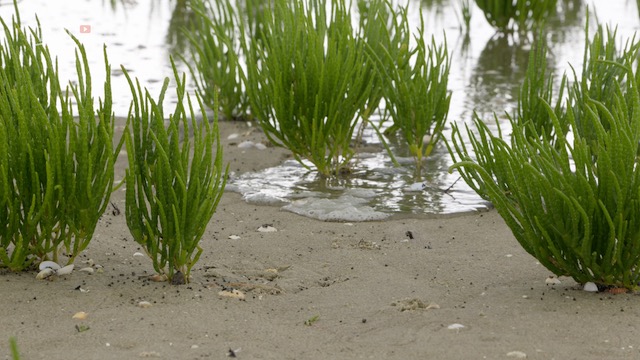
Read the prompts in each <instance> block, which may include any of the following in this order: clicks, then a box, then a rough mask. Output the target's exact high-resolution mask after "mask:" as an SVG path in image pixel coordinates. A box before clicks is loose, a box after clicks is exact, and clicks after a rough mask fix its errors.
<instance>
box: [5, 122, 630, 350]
mask: <svg viewBox="0 0 640 360" xmlns="http://www.w3.org/2000/svg"><path fill="white" fill-rule="evenodd" d="M220 129H221V139H222V142H223V143H224V145H225V162H230V170H231V171H235V172H244V171H254V170H258V169H262V168H265V167H269V166H274V165H276V164H279V163H280V162H281V161H282V160H284V159H287V158H289V155H288V153H287V151H285V150H283V149H278V148H273V147H268V148H267V149H266V150H263V151H260V150H257V149H246V150H243V149H239V148H238V147H237V144H238V143H239V142H241V141H244V140H251V141H264V136H263V135H262V134H261V132H260V130H259V129H255V128H253V129H252V128H248V127H247V125H246V124H245V123H221V124H220ZM231 133H239V134H241V137H240V138H239V139H235V140H232V141H230V140H226V139H227V136H228V135H229V134H231ZM125 167H126V162H125V159H124V157H122V158H121V159H120V161H119V163H118V168H117V175H116V178H117V179H120V178H122V175H123V172H124V168H125ZM112 201H113V203H114V204H115V205H116V206H117V207H118V208H119V209H120V210H121V211H120V213H119V214H117V212H115V211H113V208H112V207H111V206H110V207H109V209H108V210H107V212H106V213H105V215H104V216H103V217H102V219H101V220H100V223H99V225H98V228H97V231H96V233H95V236H94V240H93V241H92V243H91V244H90V245H89V247H88V248H87V250H86V251H85V252H84V253H83V254H82V256H81V257H79V259H78V260H77V262H76V268H81V267H84V266H87V265H86V264H83V263H82V262H83V261H87V260H89V259H92V260H93V261H94V262H95V264H98V265H101V266H102V267H103V272H101V273H97V272H96V273H94V274H87V273H83V272H79V271H74V272H73V273H72V274H71V275H68V276H64V277H58V278H56V279H55V280H54V281H41V280H36V279H35V275H36V273H35V272H26V273H19V274H14V273H8V272H6V271H4V270H1V271H0V274H1V275H0V281H1V282H2V285H1V290H0V302H1V303H2V304H3V306H2V307H0V319H1V320H0V358H8V353H9V350H8V339H9V337H15V338H16V339H17V341H18V346H19V348H20V351H21V353H22V359H138V358H158V359H225V358H228V357H234V356H235V357H236V358H239V359H279V360H280V359H510V358H519V357H522V356H525V355H526V357H527V358H528V359H605V358H607V359H614V358H615V359H634V358H638V356H639V355H640V353H639V351H638V349H640V340H638V337H637V334H638V327H640V325H638V324H639V323H638V319H640V307H639V306H638V304H639V303H640V297H638V296H637V295H631V294H623V295H610V294H605V293H587V292H584V291H582V290H581V289H580V286H579V285H578V284H576V283H575V282H574V281H573V280H571V279H567V278H561V279H560V280H561V284H559V285H555V286H551V285H547V284H546V283H545V279H546V278H547V277H548V276H549V275H550V272H549V271H548V270H546V269H545V268H543V267H542V266H541V265H539V264H537V262H536V260H535V259H534V258H533V257H531V256H530V255H528V254H527V253H525V252H524V250H522V249H521V247H520V246H519V245H518V243H517V242H516V240H515V239H514V237H513V235H512V234H511V232H510V231H509V229H508V228H507V227H506V225H505V224H504V222H503V221H502V219H501V218H500V217H499V215H498V214H497V213H496V212H495V211H488V212H484V213H476V214H468V215H463V216H457V217H447V218H438V219H426V218H416V217H413V218H410V219H409V218H407V219H394V220H388V221H382V222H367V223H353V224H346V223H327V222H321V221H316V220H312V219H308V218H304V217H301V216H298V215H295V214H292V213H289V212H285V211H281V210H280V209H279V208H277V207H268V206H255V205H250V204H247V203H245V202H244V201H243V200H242V199H241V196H240V195H238V194H235V193H231V192H227V193H226V194H225V195H224V196H223V198H222V201H221V203H220V205H219V207H218V210H217V212H216V214H215V215H214V217H213V219H212V221H211V222H210V224H209V227H208V229H207V231H206V232H205V235H204V238H203V240H202V242H201V245H202V247H203V248H204V253H203V255H202V257H201V259H200V261H199V263H198V264H197V265H196V266H195V267H194V269H193V271H192V280H191V283H190V284H189V285H183V286H172V285H169V284H167V283H157V282H150V281H148V280H147V276H148V275H150V274H153V267H152V265H151V261H150V260H149V259H148V258H146V257H140V256H135V257H134V256H133V254H134V253H136V252H143V250H142V249H141V248H140V246H139V245H138V244H136V243H135V242H134V241H133V239H132V238H131V236H130V234H129V231H128V229H127V227H126V223H125V217H124V216H125V215H124V192H122V191H118V192H116V193H114V194H113V197H112ZM265 224H271V225H272V226H273V227H275V228H276V229H277V230H278V231H277V232H270V233H263V232H259V231H257V229H258V228H259V227H260V226H262V225H265ZM408 231H410V232H411V234H412V236H413V238H412V239H411V238H410V237H409V236H408V235H407V232H408ZM231 235H236V236H238V237H239V239H238V238H235V237H234V239H231V238H229V237H230V236H231ZM223 287H227V288H235V289H238V290H240V291H242V292H243V293H244V294H245V295H246V298H245V299H244V300H239V299H235V298H231V297H221V296H220V295H219V292H220V291H221V290H223ZM81 290H82V291H81ZM141 301H147V302H149V303H150V304H151V306H150V307H144V308H143V307H140V306H138V304H139V302H141ZM81 311H83V312H86V313H87V314H88V315H87V318H86V319H84V320H76V319H73V318H72V317H73V315H74V314H75V313H77V312H81ZM454 324H460V325H462V326H463V327H460V326H453V328H454V329H449V327H450V326H451V325H454ZM79 330H83V331H79Z"/></svg>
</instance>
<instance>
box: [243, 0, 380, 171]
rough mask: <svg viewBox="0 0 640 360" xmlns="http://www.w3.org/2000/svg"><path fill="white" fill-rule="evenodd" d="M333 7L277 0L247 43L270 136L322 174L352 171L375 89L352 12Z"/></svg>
mask: <svg viewBox="0 0 640 360" xmlns="http://www.w3.org/2000/svg"><path fill="white" fill-rule="evenodd" d="M330 7H331V10H330V13H328V10H327V6H326V4H325V3H324V2H323V1H319V0H310V1H309V2H308V3H307V4H303V2H301V1H291V0H275V1H274V2H273V7H272V8H267V9H265V19H264V24H263V26H264V28H263V32H262V37H261V38H260V39H259V41H252V42H251V44H250V45H245V49H247V51H246V53H247V54H248V59H247V76H246V78H247V85H246V87H247V91H248V94H249V99H250V102H251V109H252V112H253V116H255V117H256V118H257V119H258V120H259V122H260V124H261V125H262V128H263V130H264V132H265V134H266V135H267V137H268V138H269V140H271V141H272V142H273V143H274V144H276V145H278V146H284V147H287V148H288V149H290V150H291V151H292V152H293V155H294V157H295V158H296V160H298V161H300V162H301V163H302V164H303V165H305V163H304V162H303V160H308V161H310V162H311V163H312V164H313V165H314V166H315V168H316V169H317V170H318V172H319V173H320V174H321V175H322V176H332V175H337V174H341V173H345V172H349V161H350V160H351V158H352V157H353V155H354V149H353V148H352V147H351V141H352V139H353V133H354V129H355V127H356V125H357V124H358V122H359V119H360V117H361V114H360V111H361V109H364V108H366V104H367V101H368V100H369V99H370V95H371V89H372V87H373V82H372V78H371V77H370V76H368V75H369V74H370V73H371V72H370V71H369V69H368V68H367V67H366V66H363V65H366V64H368V63H369V62H368V61H367V59H368V55H367V54H366V51H365V48H364V41H363V40H362V39H361V38H360V37H359V36H358V34H356V33H355V31H354V29H353V26H352V23H351V21H352V20H351V13H350V10H349V9H348V7H347V5H346V4H345V2H344V1H340V0H333V1H332V2H331V6H330ZM249 47H251V48H250V49H249ZM305 166H306V165H305Z"/></svg>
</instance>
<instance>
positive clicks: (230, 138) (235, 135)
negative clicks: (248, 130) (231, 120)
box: [227, 133, 240, 140]
mask: <svg viewBox="0 0 640 360" xmlns="http://www.w3.org/2000/svg"><path fill="white" fill-rule="evenodd" d="M238 137H240V134H238V133H233V134H229V136H227V140H233V139H237V138H238Z"/></svg>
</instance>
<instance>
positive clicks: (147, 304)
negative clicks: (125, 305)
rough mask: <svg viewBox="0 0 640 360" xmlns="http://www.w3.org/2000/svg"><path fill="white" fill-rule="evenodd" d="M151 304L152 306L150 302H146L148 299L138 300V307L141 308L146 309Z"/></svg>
mask: <svg viewBox="0 0 640 360" xmlns="http://www.w3.org/2000/svg"><path fill="white" fill-rule="evenodd" d="M152 306H153V304H151V303H150V302H148V301H140V302H139V303H138V307H141V308H143V309H147V308H150V307H152Z"/></svg>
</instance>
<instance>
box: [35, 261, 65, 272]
mask: <svg viewBox="0 0 640 360" xmlns="http://www.w3.org/2000/svg"><path fill="white" fill-rule="evenodd" d="M39 269H40V270H44V269H53V270H59V269H60V265H58V263H55V262H53V261H43V262H41V263H40V267H39Z"/></svg>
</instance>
